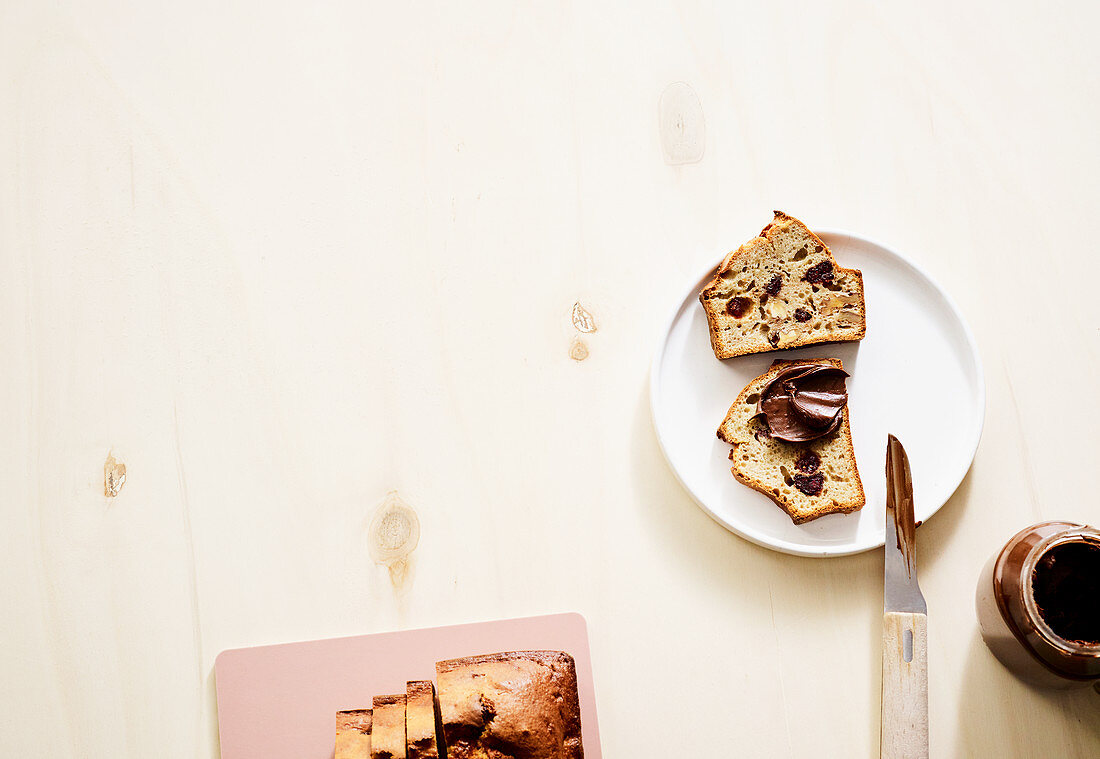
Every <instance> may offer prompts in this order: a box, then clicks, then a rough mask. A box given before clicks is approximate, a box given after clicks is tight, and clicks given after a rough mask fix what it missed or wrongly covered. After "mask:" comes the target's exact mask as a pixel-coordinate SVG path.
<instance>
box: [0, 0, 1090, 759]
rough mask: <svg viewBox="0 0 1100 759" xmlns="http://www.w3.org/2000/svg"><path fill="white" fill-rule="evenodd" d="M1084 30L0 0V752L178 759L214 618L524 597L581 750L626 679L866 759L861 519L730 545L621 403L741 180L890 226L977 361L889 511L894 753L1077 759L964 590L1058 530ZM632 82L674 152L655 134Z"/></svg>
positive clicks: (729, 224)
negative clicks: (1, 718) (566, 672)
mask: <svg viewBox="0 0 1100 759" xmlns="http://www.w3.org/2000/svg"><path fill="white" fill-rule="evenodd" d="M1067 19H1070V20H1071V22H1067ZM1098 27H1100V7H1098V6H1097V5H1096V4H1091V3H1084V2H1077V3H1073V2H1070V3H1067V4H1065V5H1064V6H1062V7H1061V8H1059V9H1058V10H1052V9H1050V8H1048V7H1046V6H1044V5H1041V4H1035V3H1025V2H1022V0H1007V1H1006V2H1004V3H999V4H997V5H996V7H993V6H991V5H989V4H987V3H974V2H947V0H932V1H931V2H928V3H921V4H903V3H890V4H886V3H875V4H868V3H864V2H859V3H857V2H854V1H853V0H840V1H839V2H835V3H815V4H809V3H807V4H805V5H804V6H803V7H801V8H799V9H798V10H797V11H793V10H787V9H784V10H780V9H778V8H776V7H773V6H772V5H771V4H768V3H751V4H747V3H717V4H699V3H689V2H668V3H657V4H650V5H647V6H646V7H645V8H642V9H639V7H638V5H637V4H636V3H629V2H625V0H620V1H618V2H611V1H609V0H597V1H594V2H587V3H572V4H565V3H539V4H522V3H512V2H503V1H500V2H498V1H496V0H489V1H487V2H484V3H477V4H471V3H432V4H414V3H410V4H404V3H385V4H383V3H370V2H352V1H351V0H323V1H319V2H314V3H294V4H271V3H268V4H257V3H255V2H244V1H243V0H217V1H216V2H215V0H195V2H189V3H169V2H165V1H164V0H152V1H150V2H142V3H135V2H129V1H128V0H89V1H88V2H81V3H75V2H71V0H59V2H54V3H28V2H19V1H18V0H0V71H3V72H4V75H3V76H0V114H3V116H4V117H3V118H2V119H0V355H2V356H3V361H4V363H3V369H2V371H0V398H2V399H3V402H2V403H0V422H2V423H0V482H2V483H3V490H2V495H0V520H2V524H3V529H0V576H3V578H4V581H3V582H2V583H0V630H2V631H3V632H2V638H3V654H0V674H2V676H3V681H4V683H5V684H6V685H7V687H5V688H4V689H3V691H2V692H0V713H2V714H4V715H5V718H6V720H7V725H9V727H8V728H7V729H3V730H0V755H2V756H51V757H87V756H97V757H98V756H118V757H131V756H132V757H147V756H157V757H162V758H163V759H185V758H186V759H194V758H195V757H216V756H217V753H218V747H217V738H216V730H215V728H216V721H215V716H214V715H215V711H214V700H213V689H212V679H211V678H212V665H213V660H214V657H215V656H216V655H217V654H218V652H220V651H222V650H224V649H226V648H231V647H237V646H246V645H255V644H264V643H274V642H280V641H290V640H305V639H312V638H319V637H327V636H338V635H351V634H358V633H369V632H376V631H383V630H390V629H395V628H407V627H420V626H425V627H426V626H433V625H441V624H449V623H458V622H467V621H478V620H484V619H492V618H502V617H515V616H525V615H529V614H539V613H548V612H558V611H566V610H577V611H580V612H582V613H584V614H585V615H586V617H587V618H588V621H589V625H590V629H591V640H592V648H593V652H592V653H593V661H594V666H595V670H596V671H595V677H596V688H597V697H598V700H599V713H600V721H601V724H600V726H601V728H602V730H601V733H602V737H603V743H604V747H605V749H606V751H607V753H608V755H614V756H624V757H625V756H633V757H645V756H649V755H651V754H652V751H653V743H652V731H648V730H639V729H638V715H639V714H647V713H650V712H651V710H652V704H654V703H661V704H662V709H663V710H664V711H663V713H662V714H663V719H665V720H667V721H668V722H669V724H675V725H677V745H676V751H677V752H679V753H682V754H684V755H688V756H690V755H699V756H701V755H708V754H709V753H711V752H712V751H713V746H714V745H715V740H716V738H715V736H718V735H727V734H732V735H736V736H737V752H738V755H739V756H744V757H774V756H787V757H804V756H815V757H844V758H847V757H854V756H871V755H873V754H874V752H875V750H876V744H877V742H878V735H879V703H878V691H879V673H880V664H881V663H880V656H879V644H880V639H881V628H880V619H881V614H880V611H879V610H880V609H881V604H882V585H881V577H882V557H881V554H879V553H877V552H874V553H868V554H866V555H862V556H854V557H849V558H845V559H837V560H830V561H811V560H806V559H800V558H795V557H790V556H780V555H776V554H774V553H771V552H769V551H766V550H764V549H760V548H758V547H756V546H753V545H750V544H748V543H746V542H744V541H742V540H739V539H738V538H736V537H735V536H733V535H730V534H729V533H727V532H726V531H725V530H723V529H722V528H721V527H720V526H718V525H716V524H715V523H714V522H713V521H712V520H710V519H709V518H708V517H707V516H706V515H705V514H703V513H702V512H701V511H700V510H699V509H698V508H697V507H696V506H695V505H694V504H693V503H692V502H691V500H690V498H689V497H688V496H687V494H686V493H684V491H683V490H682V489H681V488H680V487H679V486H678V485H677V483H676V481H675V479H674V477H673V476H672V474H671V473H670V472H669V471H668V468H667V466H666V465H665V463H664V460H663V458H662V456H661V454H660V451H659V450H658V447H657V444H656V441H655V440H654V436H653V431H652V425H651V422H650V416H649V411H648V408H647V404H646V383H647V378H646V375H647V371H648V367H649V362H650V360H651V358H652V354H653V350H654V348H655V344H656V341H657V338H658V333H659V331H660V328H661V325H662V324H663V323H664V322H665V320H666V319H667V317H668V310H669V309H670V308H671V307H672V305H673V302H674V301H675V300H676V299H677V298H679V297H680V296H681V294H682V293H681V290H682V288H683V287H684V286H685V282H686V280H687V278H689V277H692V276H694V274H695V273H696V272H697V271H701V270H702V269H703V268H704V267H705V265H706V263H707V262H709V261H713V262H717V261H718V260H719V259H720V258H721V256H722V255H723V254H724V253H726V252H727V251H728V250H730V249H731V248H733V247H735V246H737V245H738V244H740V243H741V242H743V241H744V240H745V239H746V238H747V237H748V236H750V235H752V234H755V233H756V232H758V231H759V229H760V226H761V220H766V219H767V218H768V217H769V215H770V213H771V211H772V209H773V208H777V207H778V208H783V209H786V210H788V211H790V212H791V213H794V214H795V215H797V216H798V217H799V218H801V219H804V220H805V221H806V222H807V223H809V224H810V225H811V226H813V225H820V226H828V227H836V228H847V229H852V230H855V231H858V232H860V233H862V234H864V235H867V236H869V237H872V238H877V239H881V240H883V241H884V242H886V243H888V244H890V245H891V246H894V247H896V248H897V249H899V250H901V251H903V252H905V253H906V254H908V255H909V256H911V257H913V258H914V259H915V260H916V261H918V262H919V263H920V264H921V265H922V266H923V267H924V268H925V269H927V270H928V271H929V272H930V273H931V274H932V275H933V276H934V277H935V278H936V279H938V280H939V281H940V282H941V283H942V284H943V285H944V286H945V288H946V289H947V290H948V291H949V292H951V293H952V295H953V296H954V297H955V299H956V300H957V301H958V303H959V306H960V308H961V310H962V311H963V313H964V314H966V316H967V318H968V319H969V321H970V324H971V326H972V327H973V330H974V332H975V335H976V338H977V341H978V344H979V346H980V348H981V351H982V355H983V359H984V361H985V366H986V374H987V378H988V385H989V387H988V390H989V396H988V414H987V419H986V428H985V438H984V440H983V443H982V446H981V448H980V449H979V451H978V455H977V459H976V462H975V464H974V467H973V469H972V470H971V472H970V475H969V476H968V478H967V479H966V480H965V481H964V482H963V484H962V486H961V488H960V489H959V491H958V492H957V493H956V495H955V496H954V498H953V499H952V500H951V502H949V503H948V504H947V505H946V506H945V507H944V508H943V509H942V510H941V511H940V512H939V513H938V514H937V515H936V516H935V517H934V518H933V519H931V520H929V521H928V523H927V524H925V525H923V526H922V527H921V528H920V530H919V535H918V541H919V544H920V565H921V566H920V573H921V587H922V589H923V591H924V594H925V596H926V597H927V598H928V601H929V606H930V607H932V608H933V609H934V610H935V611H934V614H933V615H932V617H931V618H930V620H929V639H930V640H931V641H932V643H933V645H934V647H935V649H934V651H933V655H932V656H931V657H930V662H929V666H930V672H929V700H930V723H931V724H932V725H933V730H932V733H931V742H932V745H931V754H932V755H933V756H940V757H950V756H960V757H961V756H967V757H970V756H973V757H986V756H996V757H1030V756H1045V755H1047V754H1048V753H1049V747H1050V746H1051V745H1056V746H1058V747H1059V750H1060V755H1061V756H1064V757H1069V758H1070V759H1084V758H1085V757H1094V756H1097V755H1100V709H1097V708H1096V698H1097V695H1096V693H1094V692H1093V691H1091V690H1086V691H1085V692H1074V693H1066V694H1046V693H1040V692H1036V691H1032V690H1030V689H1028V688H1026V687H1024V686H1022V685H1021V684H1019V683H1018V682H1017V681H1015V680H1014V679H1013V678H1012V677H1011V675H1009V674H1008V673H1006V672H1005V671H1004V670H1003V669H1002V668H1001V667H1000V666H999V665H998V664H997V662H996V661H995V660H994V659H993V658H992V657H991V656H990V655H989V654H988V652H987V651H986V649H985V648H984V646H983V645H982V643H981V641H980V639H979V637H978V632H977V626H976V623H975V620H974V612H973V593H974V584H975V582H976V580H977V576H978V573H979V571H980V568H981V566H982V564H983V563H984V562H985V560H986V559H987V558H988V556H989V555H991V554H992V553H993V552H994V551H995V550H996V549H997V548H999V547H1000V546H1001V545H1002V544H1003V543H1004V541H1005V540H1007V539H1008V538H1009V537H1010V536H1011V535H1012V534H1013V533H1014V532H1016V531H1017V530H1018V529H1020V528H1022V527H1024V526H1026V525H1028V524H1030V523H1032V522H1034V521H1037V520H1038V519H1040V518H1048V519H1054V518H1060V519H1071V520H1078V521H1084V522H1091V523H1093V524H1096V523H1100V513H1098V510H1100V506H1098V505H1097V502H1096V499H1093V498H1081V497H1080V494H1081V493H1091V492H1093V490H1094V487H1095V484H1094V479H1095V477H1094V472H1095V462H1096V461H1097V459H1098V458H1100V448H1098V445H1100V444H1098V442H1097V439H1096V436H1095V435H1094V434H1093V433H1092V431H1093V430H1096V429H1098V428H1100V404H1096V403H1094V402H1093V401H1092V400H1091V396H1088V394H1087V393H1086V394H1085V395H1086V397H1085V398H1084V399H1083V400H1081V401H1080V402H1078V403H1075V404H1074V408H1073V413H1072V420H1071V423H1067V418H1066V412H1064V411H1063V410H1061V409H1060V408H1059V407H1058V404H1052V403H1051V399H1060V398H1082V395H1081V382H1082V378H1090V377H1094V376H1096V375H1097V373H1098V372H1100V350H1098V349H1100V336H1098V333H1097V328H1096V325H1097V310H1096V305H1095V303H1096V298H1095V289H1096V283H1097V282H1100V256H1097V255H1095V251H1094V250H1093V248H1092V246H1090V245H1089V244H1088V243H1087V240H1089V239H1090V238H1089V236H1088V235H1087V234H1086V233H1085V232H1084V230H1087V229H1088V227H1089V225H1090V224H1091V223H1092V222H1091V220H1092V219H1093V217H1094V216H1095V209H1096V208H1097V207H1098V205H1100V185H1098V184H1097V183H1096V181H1095V178H1096V177H1098V176H1100V151H1097V150H1096V149H1095V142H1096V140H1095V132H1096V124H1097V123H1100V99H1098V98H1096V97H1090V96H1087V94H1088V93H1094V92H1095V91H1096V84H1097V71H1098V68H1100V61H1098V56H1100V47H1098V46H1097V45H1096V42H1095V32H1094V30H1095V29H1096V28H1098ZM975 30H978V31H977V32H976V31H975ZM675 82H684V83H686V84H687V85H689V86H690V88H691V91H692V92H694V94H695V96H696V97H697V98H698V105H699V110H698V113H701V121H699V120H696V119H695V116H693V117H692V118H693V121H692V124H693V132H692V133H693V134H701V135H703V137H702V139H703V140H704V141H705V145H704V146H703V147H704V149H703V150H702V152H701V153H698V152H694V153H692V156H693V157H694V156H695V155H701V157H700V158H699V160H698V161H696V162H694V163H686V164H678V165H670V164H669V163H668V162H667V160H666V155H665V152H664V149H663V148H662V134H661V131H660V108H659V106H660V99H661V94H662V93H663V92H665V91H666V89H667V88H668V86H669V85H670V84H673V83H675ZM692 113H693V114H696V115H698V113H697V112H696V111H694V110H693V111H692ZM696 126H697V127H701V128H700V129H697V128H695V127H696ZM1037 272H1041V276H1036V273H1037ZM578 302H579V303H581V304H582V305H583V307H584V308H585V309H586V311H588V312H589V314H590V315H591V317H592V319H593V322H594V324H596V325H598V330H597V331H595V332H593V333H585V334H583V336H582V335H581V333H578V332H577V330H576V328H575V327H574V325H573V323H572V319H571V313H572V308H573V304H575V303H578ZM869 319H870V321H869V329H872V330H873V329H874V314H870V315H869ZM574 338H578V339H583V347H584V356H585V357H584V360H581V361H577V360H575V359H573V358H571V357H570V350H571V344H572V342H573V340H574ZM1054 367H1056V370H1055V369H1054ZM737 389H738V388H731V393H733V394H736V391H737ZM899 402H910V399H899ZM931 413H934V408H933V409H932V411H931ZM718 421H720V420H715V424H716V425H717V423H718ZM944 423H945V424H948V423H950V420H944ZM856 445H857V446H858V445H860V442H859V441H856ZM108 453H113V455H114V456H115V457H116V458H117V459H118V460H119V461H122V462H124V463H125V465H126V467H127V476H126V482H125V486H124V487H123V488H122V489H121V490H120V491H119V494H118V496H117V497H115V498H106V497H105V496H104V490H103V464H104V461H105V459H106V457H107V455H108ZM391 490H396V491H397V493H398V494H399V496H400V498H401V499H402V501H403V502H404V503H406V504H408V505H409V506H410V507H411V508H413V509H414V510H415V512H416V514H417V516H418V519H419V522H420V525H421V537H420V542H419V545H418V547H417V549H416V550H415V551H414V552H413V554H412V555H411V556H410V557H409V562H408V565H407V567H406V570H405V572H404V574H403V575H402V580H401V582H400V583H398V584H395V583H394V581H393V579H392V578H391V574H390V572H389V570H388V569H386V568H385V567H383V566H378V565H376V564H375V563H374V561H373V560H372V558H371V555H370V549H369V541H368V530H369V526H370V517H371V515H372V514H373V513H374V511H375V509H376V508H377V507H378V506H379V504H381V503H382V502H383V500H384V499H385V498H386V494H387V493H389V492H390V491H391ZM917 497H918V498H919V497H920V491H919V488H918V491H917ZM876 509H877V511H876ZM880 509H881V505H875V504H868V506H867V507H866V511H865V514H864V516H873V514H875V513H879V514H880V513H881V511H880ZM655 652H656V653H657V654H658V655H654V654H655ZM641 661H645V662H646V664H645V666H639V665H638V662H641ZM689 688H690V690H691V693H692V694H693V696H692V698H683V699H669V698H667V694H670V693H684V692H686V690H687V689H689Z"/></svg>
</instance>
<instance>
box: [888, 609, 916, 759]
mask: <svg viewBox="0 0 1100 759" xmlns="http://www.w3.org/2000/svg"><path fill="white" fill-rule="evenodd" d="M879 755H880V756H881V757H882V759H927V757H928V617H927V616H925V615H924V614H906V613H904V612H896V611H889V612H886V614H885V615H884V616H883V618H882V740H881V742H880V744H879Z"/></svg>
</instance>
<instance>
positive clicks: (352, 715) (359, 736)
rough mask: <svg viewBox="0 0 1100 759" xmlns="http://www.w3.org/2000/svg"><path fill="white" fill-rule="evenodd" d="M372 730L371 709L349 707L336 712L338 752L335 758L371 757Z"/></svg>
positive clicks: (357, 758) (359, 758) (369, 758)
mask: <svg viewBox="0 0 1100 759" xmlns="http://www.w3.org/2000/svg"><path fill="white" fill-rule="evenodd" d="M370 732H371V710H370V709H349V710H347V711H343V712H336V753H335V754H334V759H371V755H370Z"/></svg>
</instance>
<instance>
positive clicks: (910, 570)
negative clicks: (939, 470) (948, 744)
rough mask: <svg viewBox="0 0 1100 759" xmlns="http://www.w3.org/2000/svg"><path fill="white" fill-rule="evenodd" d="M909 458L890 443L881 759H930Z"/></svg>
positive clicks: (924, 615)
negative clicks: (928, 758)
mask: <svg viewBox="0 0 1100 759" xmlns="http://www.w3.org/2000/svg"><path fill="white" fill-rule="evenodd" d="M916 533H917V528H916V524H915V523H914V517H913V477H912V475H911V473H910V471H909V457H908V456H906V455H905V449H904V448H902V446H901V443H900V442H898V439H897V438H896V437H894V436H893V435H890V436H889V440H888V441H887V443H886V584H885V604H884V613H883V617H882V737H881V741H880V744H879V755H880V756H881V757H882V759H911V758H914V757H915V758H918V759H927V757H928V647H927V643H928V606H927V604H925V602H924V596H923V595H921V592H920V586H919V585H917V556H916V538H917V534H916Z"/></svg>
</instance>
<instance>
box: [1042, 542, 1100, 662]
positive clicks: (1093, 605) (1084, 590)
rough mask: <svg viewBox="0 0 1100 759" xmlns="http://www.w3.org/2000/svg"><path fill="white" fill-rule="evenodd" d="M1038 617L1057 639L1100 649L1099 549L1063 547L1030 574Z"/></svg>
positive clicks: (1076, 545) (1092, 546) (1051, 552)
mask: <svg viewBox="0 0 1100 759" xmlns="http://www.w3.org/2000/svg"><path fill="white" fill-rule="evenodd" d="M1031 587H1032V592H1033V593H1034V595H1035V605H1036V607H1037V608H1038V610H1039V616H1040V617H1042V618H1043V621H1044V622H1046V623H1047V625H1049V626H1050V629H1051V630H1053V631H1054V632H1055V634H1057V635H1058V637H1060V638H1062V639H1064V640H1068V641H1072V642H1074V643H1077V644H1079V645H1082V646H1100V545H1095V544H1093V543H1084V542H1081V543H1063V544H1061V545H1057V546H1055V547H1053V548H1051V549H1050V550H1049V551H1047V552H1046V553H1045V554H1043V556H1042V558H1040V559H1039V561H1038V562H1037V563H1036V565H1035V569H1034V571H1033V572H1032V573H1031Z"/></svg>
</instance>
